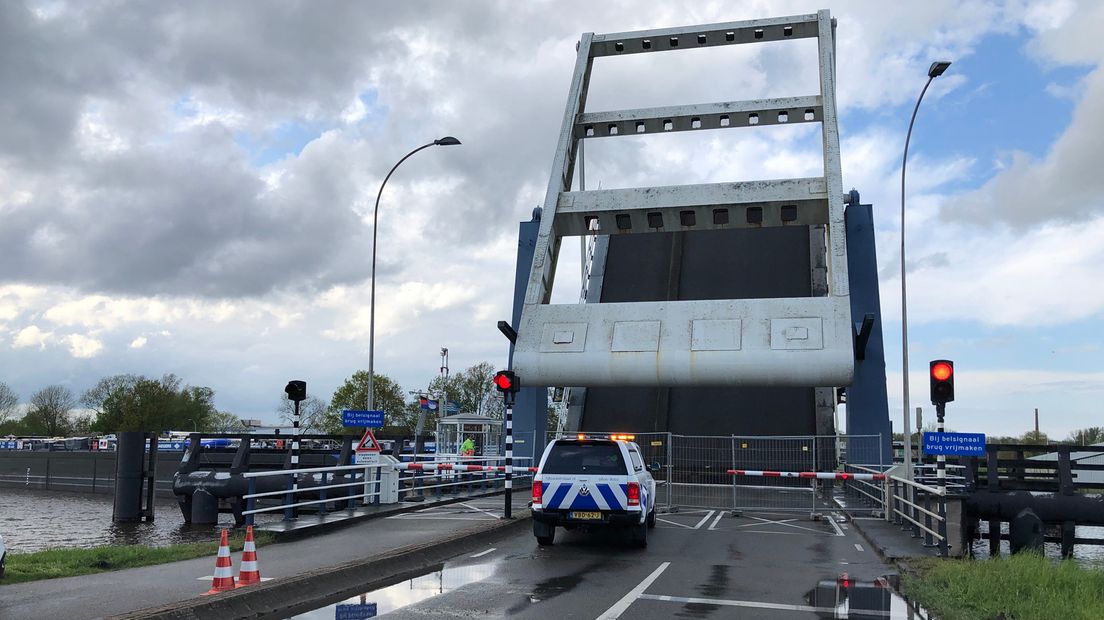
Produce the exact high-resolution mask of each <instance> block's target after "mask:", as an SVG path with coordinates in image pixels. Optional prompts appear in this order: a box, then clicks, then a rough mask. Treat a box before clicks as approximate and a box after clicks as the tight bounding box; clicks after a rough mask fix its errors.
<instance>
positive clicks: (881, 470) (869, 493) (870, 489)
mask: <svg viewBox="0 0 1104 620" xmlns="http://www.w3.org/2000/svg"><path fill="white" fill-rule="evenodd" d="M888 469H889V466H888V465H853V464H850V463H848V464H847V466H846V467H845V468H844V471H847V472H855V473H862V474H885V473H886V471H887V470H888ZM886 488H887V483H886V481H885V480H866V479H865V478H851V479H849V480H847V481H845V483H844V494H845V496H850V497H851V498H854V499H857V500H858V501H859V503H860V504H861V505H862V506H863V507H864V508H869V509H870V510H872V511H873V512H874V513H875V514H876V515H877V516H879V517H884V516H885V515H886V514H888V512H889V511H888V509H887V508H886ZM846 508H847V507H845V509H846Z"/></svg>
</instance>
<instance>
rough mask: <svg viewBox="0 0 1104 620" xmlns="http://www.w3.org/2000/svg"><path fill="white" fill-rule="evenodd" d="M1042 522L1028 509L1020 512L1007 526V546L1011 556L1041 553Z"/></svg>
mask: <svg viewBox="0 0 1104 620" xmlns="http://www.w3.org/2000/svg"><path fill="white" fill-rule="evenodd" d="M1044 541H1045V538H1044V534H1043V520H1042V519H1040V518H1039V516H1038V515H1036V514H1035V511H1034V510H1032V509H1030V508H1024V509H1023V510H1021V511H1020V512H1019V513H1018V514H1017V515H1016V516H1015V517H1014V518H1013V519H1012V521H1011V522H1010V523H1009V524H1008V546H1009V548H1010V549H1011V551H1012V553H1013V554H1016V553H1020V552H1022V551H1030V552H1035V553H1040V554H1041V553H1042V552H1043V543H1044Z"/></svg>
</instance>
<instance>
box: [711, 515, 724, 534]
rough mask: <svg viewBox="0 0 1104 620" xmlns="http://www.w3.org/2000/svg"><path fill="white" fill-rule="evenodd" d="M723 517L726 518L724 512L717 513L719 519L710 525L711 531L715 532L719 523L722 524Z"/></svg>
mask: <svg viewBox="0 0 1104 620" xmlns="http://www.w3.org/2000/svg"><path fill="white" fill-rule="evenodd" d="M723 516H724V513H723V512H720V511H717V518H716V519H713V523H710V524H709V529H710V530H711V531H715V530H716V528H717V523H719V522H720V520H721V517H723Z"/></svg>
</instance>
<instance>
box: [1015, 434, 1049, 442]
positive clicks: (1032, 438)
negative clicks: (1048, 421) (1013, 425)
mask: <svg viewBox="0 0 1104 620" xmlns="http://www.w3.org/2000/svg"><path fill="white" fill-rule="evenodd" d="M1020 441H1021V442H1023V443H1031V444H1047V443H1050V438H1049V437H1047V434H1046V433H1044V432H1042V431H1027V432H1026V433H1024V434H1023V437H1021V438H1020Z"/></svg>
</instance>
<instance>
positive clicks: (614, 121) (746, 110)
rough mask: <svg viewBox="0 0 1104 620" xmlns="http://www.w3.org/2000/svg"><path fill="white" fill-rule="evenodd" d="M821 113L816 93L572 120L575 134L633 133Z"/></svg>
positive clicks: (792, 119)
mask: <svg viewBox="0 0 1104 620" xmlns="http://www.w3.org/2000/svg"><path fill="white" fill-rule="evenodd" d="M823 117H824V113H823V109H822V106H821V102H820V97H819V96H817V95H811V96H807V97H781V98H776V99H752V100H747V101H727V102H724V103H703V104H697V105H677V106H665V107H658V108H640V109H635V110H611V111H608V112H588V113H586V114H580V115H579V121H578V122H577V123H575V137H576V138H601V137H606V136H637V135H643V134H650V133H667V132H672V131H696V130H699V129H727V128H730V127H756V126H759V125H786V124H796V123H812V122H820V121H821V120H822V119H823Z"/></svg>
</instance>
